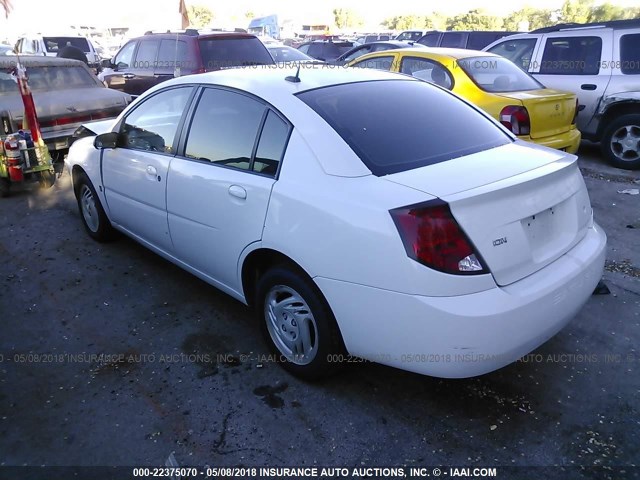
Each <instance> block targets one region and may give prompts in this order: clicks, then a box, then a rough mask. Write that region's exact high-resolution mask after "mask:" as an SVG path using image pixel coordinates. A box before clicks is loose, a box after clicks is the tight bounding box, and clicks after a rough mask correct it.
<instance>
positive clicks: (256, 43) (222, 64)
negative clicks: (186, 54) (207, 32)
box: [200, 37, 274, 70]
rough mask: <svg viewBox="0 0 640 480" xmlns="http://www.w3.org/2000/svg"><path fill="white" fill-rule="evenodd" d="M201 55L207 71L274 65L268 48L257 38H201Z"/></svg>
mask: <svg viewBox="0 0 640 480" xmlns="http://www.w3.org/2000/svg"><path fill="white" fill-rule="evenodd" d="M200 53H201V55H202V63H203V65H204V67H205V69H207V70H220V69H221V68H229V67H240V66H243V65H273V63H274V62H273V58H271V55H269V52H268V51H267V49H266V47H265V46H264V45H263V44H262V42H261V41H260V40H258V39H257V38H256V37H237V38H233V37H224V38H215V37H214V38H201V39H200Z"/></svg>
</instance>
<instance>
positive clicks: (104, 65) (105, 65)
mask: <svg viewBox="0 0 640 480" xmlns="http://www.w3.org/2000/svg"><path fill="white" fill-rule="evenodd" d="M100 66H101V67H102V68H114V67H115V65H114V64H113V62H112V61H111V59H106V60H102V61H101V62H100Z"/></svg>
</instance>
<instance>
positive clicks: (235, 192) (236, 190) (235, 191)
mask: <svg viewBox="0 0 640 480" xmlns="http://www.w3.org/2000/svg"><path fill="white" fill-rule="evenodd" d="M229 195H231V196H233V197H237V198H241V199H243V200H244V199H245V198H247V191H246V190H245V189H244V188H242V187H241V186H240V185H231V186H230V187H229Z"/></svg>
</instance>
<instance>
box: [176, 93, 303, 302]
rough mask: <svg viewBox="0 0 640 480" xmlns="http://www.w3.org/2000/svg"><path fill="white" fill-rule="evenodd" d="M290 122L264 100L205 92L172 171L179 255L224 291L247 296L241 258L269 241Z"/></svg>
mask: <svg viewBox="0 0 640 480" xmlns="http://www.w3.org/2000/svg"><path fill="white" fill-rule="evenodd" d="M289 131H290V126H289V124H288V123H287V122H286V121H285V120H284V119H283V118H282V117H281V116H280V115H279V114H277V113H276V112H274V111H273V110H272V109H271V108H269V107H268V106H267V105H265V104H264V103H263V102H262V101H259V100H257V99H256V98H254V97H250V96H247V95H244V94H241V93H238V92H236V91H231V90H226V89H222V88H204V89H203V90H202V93H201V95H200V98H199V100H198V104H197V107H196V109H195V113H194V115H193V118H192V120H191V122H190V126H189V127H188V132H185V134H184V142H185V146H184V152H181V153H183V154H182V155H180V156H177V157H176V158H175V159H174V160H173V161H172V162H171V166H170V169H169V181H168V185H167V212H168V218H169V229H170V232H171V238H172V239H173V243H174V246H175V251H176V256H177V257H178V258H179V259H180V260H182V261H183V262H185V263H187V264H188V265H190V266H191V267H192V268H194V269H196V270H198V271H199V272H201V273H202V274H204V275H206V276H207V277H208V278H209V279H211V280H212V281H213V283H215V284H216V285H217V286H219V287H220V288H222V289H223V290H224V289H227V291H229V290H231V291H234V292H241V291H242V290H241V284H240V278H239V273H238V261H239V258H240V255H241V253H242V251H243V250H244V249H245V248H246V247H247V246H248V245H250V244H251V243H254V242H257V241H259V240H260V239H261V238H262V230H263V227H264V219H265V216H266V213H267V207H268V204H269V198H270V195H271V188H272V186H273V184H274V182H275V178H276V175H277V172H278V169H279V164H280V161H281V159H282V156H283V155H284V150H285V147H286V143H287V141H288V137H289Z"/></svg>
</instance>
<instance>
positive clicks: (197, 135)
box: [185, 88, 266, 170]
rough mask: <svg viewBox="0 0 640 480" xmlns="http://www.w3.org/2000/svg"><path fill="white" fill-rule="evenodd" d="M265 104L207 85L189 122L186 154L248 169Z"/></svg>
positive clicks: (227, 165)
mask: <svg viewBox="0 0 640 480" xmlns="http://www.w3.org/2000/svg"><path fill="white" fill-rule="evenodd" d="M265 108H266V107H265V105H263V104H262V103H260V102H258V101H256V100H254V99H253V98H251V97H248V96H246V95H241V94H239V93H235V92H229V91H227V90H219V89H216V88H207V89H206V90H205V91H204V92H203V93H202V97H200V101H199V102H198V106H197V108H196V113H195V115H194V116H193V121H192V122H191V127H190V130H189V137H188V138H187V146H186V150H185V154H186V156H187V157H190V158H195V159H198V160H206V161H209V162H212V163H216V164H218V165H224V166H226V167H233V168H239V169H241V170H249V168H250V165H251V154H252V152H253V147H254V145H255V143H256V137H257V136H258V129H259V128H260V124H261V122H262V117H263V116H264V113H265Z"/></svg>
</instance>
